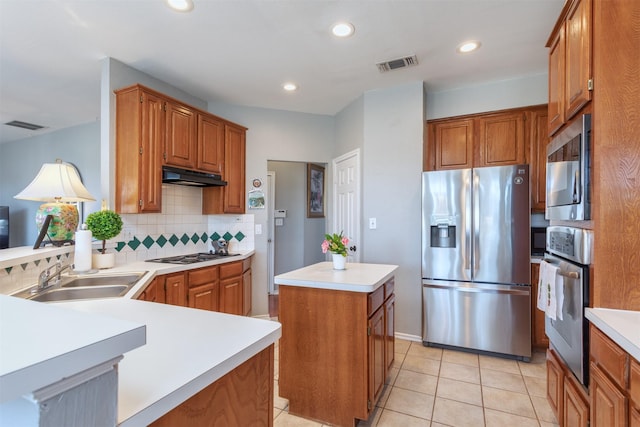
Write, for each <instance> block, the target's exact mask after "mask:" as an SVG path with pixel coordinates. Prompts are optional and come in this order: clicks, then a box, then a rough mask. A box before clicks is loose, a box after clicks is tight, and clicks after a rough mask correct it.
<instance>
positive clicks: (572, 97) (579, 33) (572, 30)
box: [565, 0, 591, 121]
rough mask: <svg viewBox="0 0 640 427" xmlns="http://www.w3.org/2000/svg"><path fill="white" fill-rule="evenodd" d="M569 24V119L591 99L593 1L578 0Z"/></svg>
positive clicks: (567, 28) (567, 91)
mask: <svg viewBox="0 0 640 427" xmlns="http://www.w3.org/2000/svg"><path fill="white" fill-rule="evenodd" d="M565 25H566V27H565V28H566V53H565V56H566V60H565V61H566V62H565V67H566V68H565V69H566V72H565V79H566V82H565V121H568V120H569V119H571V117H573V116H574V115H575V114H576V113H577V112H578V111H580V108H582V106H583V105H585V104H586V103H587V102H589V101H590V100H591V91H590V90H589V79H591V0H577V1H576V2H575V5H574V6H573V8H572V9H571V10H570V11H569V14H568V15H567V20H566V24H565Z"/></svg>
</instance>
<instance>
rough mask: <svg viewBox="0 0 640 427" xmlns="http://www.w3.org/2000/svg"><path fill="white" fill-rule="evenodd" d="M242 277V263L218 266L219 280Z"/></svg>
mask: <svg viewBox="0 0 640 427" xmlns="http://www.w3.org/2000/svg"><path fill="white" fill-rule="evenodd" d="M241 275H242V261H236V262H229V263H227V264H220V279H226V278H227V277H235V276H241Z"/></svg>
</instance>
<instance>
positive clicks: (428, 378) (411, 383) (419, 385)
mask: <svg viewBox="0 0 640 427" xmlns="http://www.w3.org/2000/svg"><path fill="white" fill-rule="evenodd" d="M437 385H438V377H436V376H434V375H427V374H421V373H420V372H414V371H409V370H407V369H402V370H400V372H399V373H398V377H397V378H396V382H395V384H394V387H400V388H403V389H405V390H411V391H417V392H420V393H425V394H430V395H432V396H435V394H436V386H437Z"/></svg>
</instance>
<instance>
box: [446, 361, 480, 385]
mask: <svg viewBox="0 0 640 427" xmlns="http://www.w3.org/2000/svg"><path fill="white" fill-rule="evenodd" d="M440 376H441V377H444V378H450V379H452V380H458V381H465V382H468V383H474V384H480V369H479V368H478V367H474V366H467V365H459V364H457V363H447V362H442V366H441V367H440Z"/></svg>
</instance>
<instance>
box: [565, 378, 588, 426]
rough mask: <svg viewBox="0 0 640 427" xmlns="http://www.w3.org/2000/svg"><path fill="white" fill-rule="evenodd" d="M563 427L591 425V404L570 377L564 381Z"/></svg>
mask: <svg viewBox="0 0 640 427" xmlns="http://www.w3.org/2000/svg"><path fill="white" fill-rule="evenodd" d="M563 404H564V414H563V421H564V422H563V423H562V424H561V425H562V426H563V427H587V426H588V425H589V404H588V402H586V401H585V400H584V399H583V398H582V395H581V394H580V391H578V389H577V386H576V385H575V384H574V383H573V381H572V380H571V379H570V378H569V377H565V380H564V401H563Z"/></svg>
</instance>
